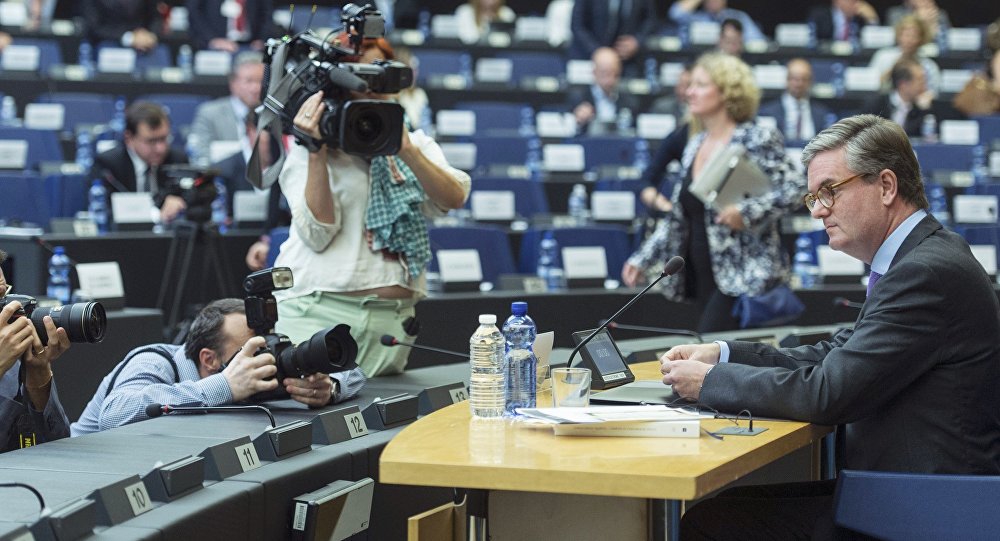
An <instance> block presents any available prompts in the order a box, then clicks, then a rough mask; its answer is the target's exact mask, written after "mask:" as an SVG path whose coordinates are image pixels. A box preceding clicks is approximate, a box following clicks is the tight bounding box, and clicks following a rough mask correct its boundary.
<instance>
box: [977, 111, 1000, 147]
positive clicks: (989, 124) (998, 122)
mask: <svg viewBox="0 0 1000 541" xmlns="http://www.w3.org/2000/svg"><path fill="white" fill-rule="evenodd" d="M976 121H977V122H979V141H980V142H981V143H983V144H984V145H989V144H991V143H992V142H993V141H995V140H997V139H1000V115H993V116H981V117H979V118H977V119H976Z"/></svg>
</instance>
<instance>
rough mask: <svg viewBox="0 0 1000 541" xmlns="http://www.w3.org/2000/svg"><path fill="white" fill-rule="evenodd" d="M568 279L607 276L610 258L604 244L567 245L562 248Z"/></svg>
mask: <svg viewBox="0 0 1000 541" xmlns="http://www.w3.org/2000/svg"><path fill="white" fill-rule="evenodd" d="M562 260H563V272H564V273H565V276H566V279H567V280H568V279H572V278H607V277H608V259H607V256H606V255H605V253H604V247H603V246H567V247H566V248H563V249H562Z"/></svg>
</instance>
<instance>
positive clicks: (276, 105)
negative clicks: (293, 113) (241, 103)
mask: <svg viewBox="0 0 1000 541" xmlns="http://www.w3.org/2000/svg"><path fill="white" fill-rule="evenodd" d="M287 56H288V44H287V43H284V44H282V45H281V46H279V47H278V48H277V50H276V51H275V52H274V54H273V55H271V64H270V68H269V73H270V77H271V79H272V81H269V88H268V90H267V94H266V95H265V96H264V99H263V102H262V104H261V106H260V107H258V108H257V137H256V139H255V140H254V142H253V151H252V152H251V153H250V160H249V161H248V162H247V175H246V176H247V182H249V183H250V184H251V185H252V186H254V187H256V188H258V189H261V190H263V189H267V188H269V187H270V186H271V185H272V184H274V183H275V182H276V181H277V180H278V174H279V173H280V172H281V167H282V166H283V165H284V163H285V157H286V156H287V153H286V152H285V145H283V144H279V145H277V146H278V154H279V156H278V159H277V160H275V161H274V163H273V164H271V165H270V166H269V167H267V168H266V169H265V168H263V167H262V164H261V157H260V135H261V133H264V132H265V131H266V132H268V133H269V134H270V135H271V138H272V139H273V140H275V141H279V142H280V141H281V120H280V119H281V116H280V114H281V112H283V111H284V110H285V105H284V104H285V102H286V101H287V100H288V97H289V96H291V95H292V92H293V91H294V90H295V89H296V88H297V87H298V86H299V85H301V82H300V81H299V79H298V77H297V75H296V74H295V73H286V72H285V59H286V57H287ZM275 77H280V79H279V80H278V81H277V82H273V79H274V78H275Z"/></svg>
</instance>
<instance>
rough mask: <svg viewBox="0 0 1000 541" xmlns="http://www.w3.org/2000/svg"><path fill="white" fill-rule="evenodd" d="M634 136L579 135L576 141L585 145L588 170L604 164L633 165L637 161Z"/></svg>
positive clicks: (584, 150)
mask: <svg viewBox="0 0 1000 541" xmlns="http://www.w3.org/2000/svg"><path fill="white" fill-rule="evenodd" d="M636 141H637V139H636V138H634V137H613V136H612V137H578V138H576V139H574V140H573V142H574V143H579V144H581V145H583V152H584V160H585V163H586V165H585V167H586V169H587V170H588V171H591V170H593V169H594V168H596V167H599V166H602V165H615V166H619V165H622V166H631V165H632V164H633V163H635V145H636Z"/></svg>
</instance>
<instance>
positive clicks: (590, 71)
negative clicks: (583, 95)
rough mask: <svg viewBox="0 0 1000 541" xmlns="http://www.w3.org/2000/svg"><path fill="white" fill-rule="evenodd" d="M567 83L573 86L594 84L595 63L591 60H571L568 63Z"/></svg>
mask: <svg viewBox="0 0 1000 541" xmlns="http://www.w3.org/2000/svg"><path fill="white" fill-rule="evenodd" d="M566 82H567V83H569V84H571V85H591V84H593V83H594V63H593V62H591V61H590V60H569V61H567V62H566Z"/></svg>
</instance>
